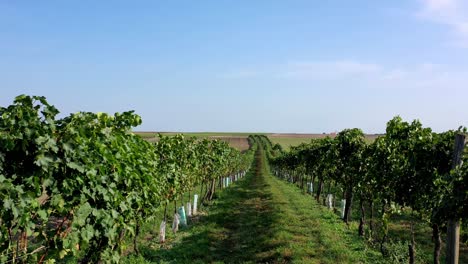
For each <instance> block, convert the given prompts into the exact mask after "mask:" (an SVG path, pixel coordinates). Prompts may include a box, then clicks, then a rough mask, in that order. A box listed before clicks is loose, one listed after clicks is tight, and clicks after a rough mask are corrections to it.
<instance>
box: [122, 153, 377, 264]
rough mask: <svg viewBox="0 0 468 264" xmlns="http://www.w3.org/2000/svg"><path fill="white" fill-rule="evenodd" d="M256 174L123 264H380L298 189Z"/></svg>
mask: <svg viewBox="0 0 468 264" xmlns="http://www.w3.org/2000/svg"><path fill="white" fill-rule="evenodd" d="M255 163H256V164H255V170H254V171H252V172H251V173H249V174H248V175H247V176H246V177H245V179H244V180H242V181H240V182H238V183H236V184H235V185H233V186H232V187H230V188H228V189H226V190H224V191H223V192H222V193H221V194H220V196H219V197H218V199H217V200H216V202H215V203H214V204H213V205H211V206H210V207H209V212H208V214H207V215H205V216H203V217H201V218H200V219H199V220H198V221H197V222H196V223H194V224H192V225H191V227H189V228H188V229H186V230H184V231H182V232H180V233H178V234H177V238H176V239H175V240H173V241H172V242H171V243H170V244H169V245H165V246H164V248H161V246H159V245H157V244H156V243H153V244H152V243H147V244H146V245H145V246H143V247H142V249H141V251H142V256H140V257H138V258H135V257H134V258H129V259H127V261H126V262H127V263H142V262H146V263H378V262H380V253H378V252H376V251H373V250H371V249H366V247H365V243H364V242H363V241H362V240H361V239H360V238H359V237H358V236H357V234H356V233H357V232H355V230H354V229H353V230H348V228H347V227H346V226H345V225H344V224H343V222H342V221H340V220H339V219H338V217H337V216H336V215H335V214H333V213H332V212H329V211H327V210H326V209H325V208H323V207H322V206H320V205H318V204H317V203H316V202H315V201H314V200H313V199H312V197H311V196H308V195H305V194H302V193H301V192H300V190H299V189H297V187H295V186H293V185H291V184H288V183H286V182H284V181H280V180H279V179H276V178H274V177H273V176H271V175H270V174H269V173H268V168H267V166H268V165H267V163H266V160H265V156H264V154H263V152H261V151H259V152H257V155H256V162H255Z"/></svg>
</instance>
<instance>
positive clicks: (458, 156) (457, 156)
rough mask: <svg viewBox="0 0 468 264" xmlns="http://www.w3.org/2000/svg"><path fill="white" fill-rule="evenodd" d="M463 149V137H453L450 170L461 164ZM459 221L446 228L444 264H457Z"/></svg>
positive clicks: (454, 221) (455, 220)
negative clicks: (453, 143)
mask: <svg viewBox="0 0 468 264" xmlns="http://www.w3.org/2000/svg"><path fill="white" fill-rule="evenodd" d="M464 147H465V135H462V134H457V135H455V147H454V152H453V164H452V168H453V169H454V168H456V167H457V166H458V165H460V164H461V160H462V155H463V148H464ZM459 247H460V220H459V219H450V220H449V221H448V226H447V252H446V254H447V256H446V261H445V263H446V264H458V258H459V251H460V248H459Z"/></svg>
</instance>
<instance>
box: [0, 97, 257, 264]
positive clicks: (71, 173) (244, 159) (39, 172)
mask: <svg viewBox="0 0 468 264" xmlns="http://www.w3.org/2000/svg"><path fill="white" fill-rule="evenodd" d="M58 113H59V111H58V110H57V109H56V108H55V107H54V106H52V105H50V104H49V103H48V102H47V101H46V99H45V98H44V97H38V96H33V97H31V96H26V95H22V96H18V97H17V98H16V99H15V101H14V103H13V104H12V105H10V106H7V107H0V201H1V202H2V206H0V262H1V263H30V262H36V263H37V262H38V263H53V262H55V260H56V259H63V258H65V257H69V256H73V257H74V258H76V259H79V260H80V262H81V263H96V262H99V261H105V262H118V261H119V259H120V257H121V255H122V252H123V251H124V250H125V247H126V243H124V241H125V240H128V239H129V238H132V237H136V236H137V235H138V232H139V228H140V226H141V225H142V224H144V223H146V222H149V221H152V220H154V219H153V218H154V216H155V214H156V212H159V211H161V210H165V211H166V210H167V206H168V205H169V204H170V203H172V202H174V203H176V202H177V201H178V200H179V199H180V198H181V197H182V195H183V194H184V193H186V192H190V191H192V190H193V189H194V188H195V187H196V186H201V190H203V188H204V189H205V192H204V193H205V194H204V195H203V197H201V200H202V202H203V201H208V200H211V199H212V198H213V196H214V194H215V191H216V189H217V183H218V182H220V179H222V178H223V177H236V178H237V176H239V175H243V174H244V173H245V171H246V170H247V169H248V168H249V166H250V163H251V161H252V159H253V152H252V150H249V151H247V152H246V153H243V154H241V153H240V152H239V151H238V150H236V149H234V148H231V147H230V146H229V145H228V144H227V143H226V142H224V141H217V140H207V139H204V140H197V139H193V138H184V137H183V136H182V135H177V136H172V137H163V136H160V137H159V140H158V141H157V142H156V143H149V142H147V141H145V140H143V139H142V138H141V137H139V136H136V135H134V134H133V133H132V132H131V128H132V127H135V126H138V125H140V124H141V122H142V121H141V118H140V117H139V116H138V115H136V114H134V113H133V112H131V111H130V112H124V113H116V114H115V115H108V114H105V113H90V112H79V113H74V114H71V115H69V116H67V117H65V118H61V119H58V118H57V115H58ZM165 214H166V213H165ZM164 220H165V219H164ZM135 248H136V246H135Z"/></svg>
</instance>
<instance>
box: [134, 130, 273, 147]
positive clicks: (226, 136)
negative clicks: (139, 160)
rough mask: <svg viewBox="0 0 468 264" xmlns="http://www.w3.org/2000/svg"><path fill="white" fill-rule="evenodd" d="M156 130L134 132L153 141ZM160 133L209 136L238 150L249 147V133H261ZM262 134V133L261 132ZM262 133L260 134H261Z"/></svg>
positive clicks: (155, 138) (199, 136)
mask: <svg viewBox="0 0 468 264" xmlns="http://www.w3.org/2000/svg"><path fill="white" fill-rule="evenodd" d="M157 133H158V132H135V134H137V135H139V136H141V137H142V138H144V139H146V140H148V141H150V142H155V141H156V140H157V137H156V136H157ZM159 133H161V134H162V135H165V136H168V135H176V134H183V135H184V136H186V137H198V138H210V139H219V140H223V141H226V142H227V143H229V145H230V146H231V147H233V148H237V149H238V150H240V151H244V150H247V149H249V142H248V140H247V137H248V136H249V135H253V134H255V135H260V134H262V133H237V132H183V133H177V132H159ZM263 134H264V133H263ZM263 134H262V135H263Z"/></svg>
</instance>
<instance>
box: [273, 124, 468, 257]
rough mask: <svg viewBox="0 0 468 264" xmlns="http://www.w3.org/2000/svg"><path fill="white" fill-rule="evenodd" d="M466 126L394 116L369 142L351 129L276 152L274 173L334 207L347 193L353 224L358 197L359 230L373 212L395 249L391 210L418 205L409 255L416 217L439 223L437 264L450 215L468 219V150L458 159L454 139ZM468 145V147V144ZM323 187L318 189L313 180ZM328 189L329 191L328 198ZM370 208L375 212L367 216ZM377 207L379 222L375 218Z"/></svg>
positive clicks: (375, 235)
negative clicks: (437, 125)
mask: <svg viewBox="0 0 468 264" xmlns="http://www.w3.org/2000/svg"><path fill="white" fill-rule="evenodd" d="M457 133H466V129H465V130H462V129H461V128H460V129H458V131H454V130H451V131H447V132H444V133H435V132H433V131H432V130H431V129H430V128H426V127H423V126H422V124H421V123H420V122H419V121H417V120H415V121H413V122H412V123H408V122H404V121H403V120H402V119H401V118H400V117H395V118H394V119H392V120H390V121H389V122H388V123H387V128H386V133H385V134H384V135H382V136H380V137H378V138H377V139H376V140H375V141H374V142H372V143H368V142H366V141H365V136H364V134H363V132H362V131H361V130H360V129H345V130H343V131H341V132H340V133H338V134H337V136H336V137H335V138H331V137H326V138H323V139H315V140H312V141H311V142H310V143H309V144H302V145H300V146H297V147H292V148H291V151H289V152H285V153H283V154H278V155H277V156H276V157H275V158H272V159H271V163H272V167H273V170H274V173H275V174H276V175H277V176H278V177H281V178H284V179H286V180H289V181H290V182H293V183H296V184H298V185H299V187H301V188H303V189H304V188H307V189H308V191H313V194H314V196H315V199H316V200H317V201H318V202H322V199H323V203H324V204H328V206H329V207H330V208H332V207H333V205H332V204H333V203H334V202H333V200H332V199H333V197H334V196H335V195H334V192H336V190H338V192H340V193H342V194H343V197H344V201H343V203H344V204H345V207H344V211H343V214H342V217H343V219H344V221H345V222H346V223H347V224H348V222H349V221H350V219H351V208H352V204H353V202H354V201H355V200H358V201H359V206H358V207H357V208H359V210H360V212H359V213H360V219H359V221H360V225H359V229H358V232H359V235H360V236H364V232H365V230H366V228H365V224H366V220H365V219H367V218H370V220H369V221H368V223H367V225H368V228H367V229H368V230H369V232H370V234H369V236H370V238H371V239H373V240H375V242H379V243H380V250H381V251H382V253H383V254H384V255H387V254H388V251H387V248H386V242H387V241H388V239H389V237H388V224H389V220H390V217H391V216H392V215H394V214H398V213H401V211H402V210H405V211H407V212H411V215H412V217H411V219H412V220H411V225H410V230H409V232H410V233H411V237H412V238H411V244H410V247H409V256H410V262H411V263H414V260H415V252H416V250H415V246H416V245H415V241H414V228H413V225H414V222H413V221H414V219H418V220H422V221H426V222H427V223H428V224H429V225H430V227H431V228H432V231H433V232H432V233H433V239H434V256H433V259H434V263H439V261H440V255H441V253H440V251H441V244H442V243H441V242H442V240H441V233H442V231H443V230H445V229H446V228H447V221H448V220H450V219H455V220H458V219H461V220H462V223H464V224H465V225H466V223H467V221H468V214H467V212H468V187H467V186H468V184H467V183H468V162H467V161H468V160H467V159H468V155H467V153H466V151H465V154H464V155H463V158H462V159H463V160H464V162H463V163H462V165H461V166H454V164H452V162H453V155H454V154H453V152H454V139H455V135H456V134H457ZM465 149H466V148H465ZM314 185H315V186H316V188H315V190H312V189H313V188H311V187H312V186H314ZM323 193H326V194H327V196H326V197H322V196H323ZM366 208H367V209H368V210H369V211H370V214H371V216H370V217H367V218H366ZM374 208H376V209H377V212H378V216H379V218H380V220H381V221H380V223H379V225H377V224H376V223H375V222H374V215H373V213H374ZM367 214H369V212H367Z"/></svg>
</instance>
